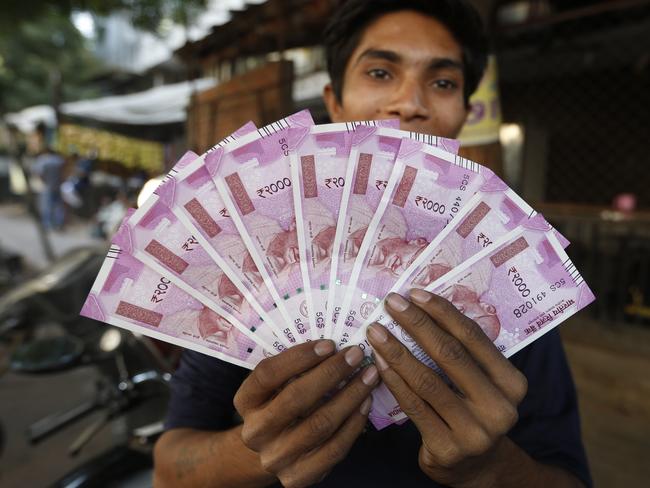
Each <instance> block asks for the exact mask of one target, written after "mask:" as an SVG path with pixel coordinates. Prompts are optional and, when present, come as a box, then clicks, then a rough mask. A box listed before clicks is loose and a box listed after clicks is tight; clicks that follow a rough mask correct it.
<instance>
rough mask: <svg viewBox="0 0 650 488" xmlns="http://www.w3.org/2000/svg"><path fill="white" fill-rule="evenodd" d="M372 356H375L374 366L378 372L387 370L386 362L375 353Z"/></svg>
mask: <svg viewBox="0 0 650 488" xmlns="http://www.w3.org/2000/svg"><path fill="white" fill-rule="evenodd" d="M372 354H373V355H374V356H375V364H376V365H377V368H378V369H379V371H386V370H387V369H388V363H387V362H386V360H385V359H384V358H382V357H381V355H380V354H379V353H378V352H377V351H374V352H373V353H372Z"/></svg>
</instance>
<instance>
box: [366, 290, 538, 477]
mask: <svg viewBox="0 0 650 488" xmlns="http://www.w3.org/2000/svg"><path fill="white" fill-rule="evenodd" d="M410 299H411V301H408V300H405V299H404V298H403V297H401V296H400V295H397V294H390V295H389V296H388V299H387V301H386V309H387V310H388V312H389V313H390V315H391V316H392V317H393V318H394V319H395V320H396V321H397V322H398V323H399V324H400V325H401V326H402V328H403V329H404V331H405V332H406V333H408V334H409V335H410V336H411V337H412V338H413V340H415V341H416V342H417V343H418V344H419V345H420V346H421V348H422V349H423V351H424V352H425V353H426V354H427V355H428V356H429V357H430V358H431V359H433V360H434V361H435V362H436V364H437V365H438V366H439V367H440V368H441V369H442V370H443V371H444V372H445V374H446V375H447V376H448V377H449V379H450V380H451V381H452V383H453V385H454V388H453V389H452V388H450V387H449V386H448V385H447V383H445V381H444V380H443V379H442V378H441V377H440V376H439V375H438V374H437V373H436V372H434V371H433V370H432V369H431V368H429V367H428V366H426V365H425V364H423V363H422V362H420V361H419V360H418V359H416V358H415V357H414V356H413V355H412V354H411V353H410V352H409V350H408V349H407V348H406V347H405V346H404V345H403V344H401V343H400V342H399V341H398V340H397V339H396V338H395V337H393V335H392V334H390V333H388V331H387V330H386V329H385V328H384V327H382V326H381V325H379V324H373V325H371V326H370V327H369V329H368V340H369V341H370V343H371V345H372V346H373V348H374V353H375V362H376V363H377V366H378V369H379V371H380V374H381V377H382V379H383V381H384V383H385V384H386V386H387V387H388V388H389V389H390V390H391V392H392V393H393V395H394V396H395V398H396V399H397V401H398V402H399V404H400V406H401V408H402V411H403V412H404V413H405V414H406V415H408V416H409V417H410V418H411V420H412V421H413V422H414V423H415V425H416V426H417V428H418V430H419V431H420V434H421V435H422V446H421V447H420V455H419V464H420V468H421V469H422V470H423V471H424V472H425V473H426V474H427V475H428V476H429V477H430V478H432V479H433V480H435V481H437V482H439V483H443V484H446V485H451V486H464V487H465V486H467V487H470V486H488V485H490V484H492V483H493V482H494V481H495V476H498V475H499V472H500V471H501V470H503V469H507V465H508V464H509V463H508V462H507V459H506V458H507V457H510V455H511V454H513V449H515V450H516V449H518V448H517V447H516V446H514V445H513V444H512V442H510V441H509V440H508V439H507V438H506V437H505V434H506V433H507V432H508V431H509V430H510V429H511V428H512V427H513V426H514V425H515V423H516V422H517V418H518V417H517V405H518V404H519V403H520V402H521V401H522V400H523V398H524V396H525V395H526V391H527V381H526V377H525V376H524V375H523V374H522V373H521V372H520V371H519V370H517V369H516V368H515V367H514V366H513V365H512V364H511V363H510V361H508V360H507V359H506V358H505V357H504V356H503V355H502V354H501V353H500V352H499V350H498V349H497V348H496V347H495V346H494V344H493V343H492V342H491V341H490V339H489V338H488V337H487V336H486V335H485V334H484V333H483V331H482V330H481V328H480V327H479V326H478V324H476V322H474V321H473V320H471V319H469V318H468V317H466V316H464V315H463V314H462V313H460V312H459V311H458V310H457V309H456V308H455V307H454V306H453V305H452V304H451V303H450V302H448V301H447V300H445V299H443V298H441V297H439V296H436V295H433V294H430V293H427V292H425V291H423V290H412V291H411V293H410ZM516 458H517V456H512V457H510V461H511V462H516Z"/></svg>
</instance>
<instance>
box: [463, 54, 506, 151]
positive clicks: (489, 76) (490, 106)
mask: <svg viewBox="0 0 650 488" xmlns="http://www.w3.org/2000/svg"><path fill="white" fill-rule="evenodd" d="M469 101H470V104H471V106H472V110H471V112H470V114H469V115H468V117H467V121H466V122H465V125H464V126H463V130H462V131H461V133H460V136H459V139H460V142H461V145H462V146H478V145H482V144H491V143H493V142H496V141H498V140H499V128H500V127H501V102H500V100H499V84H498V72H497V63H496V57H495V56H493V55H492V56H490V58H489V59H488V65H487V69H486V70H485V74H484V75H483V79H482V80H481V83H480V84H479V87H478V90H476V92H475V93H474V95H472V97H471V98H470V100H469Z"/></svg>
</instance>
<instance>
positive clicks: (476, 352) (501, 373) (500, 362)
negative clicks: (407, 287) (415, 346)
mask: <svg viewBox="0 0 650 488" xmlns="http://www.w3.org/2000/svg"><path fill="white" fill-rule="evenodd" d="M410 297H411V300H412V301H413V302H414V303H415V304H416V305H417V306H418V307H420V308H422V309H423V310H424V311H425V312H426V313H427V314H428V315H429V316H430V317H431V318H432V319H433V320H434V321H435V322H436V323H437V324H438V326H439V327H441V328H443V329H444V330H446V331H447V332H448V333H449V334H451V335H452V336H454V337H455V338H456V339H457V340H459V341H460V342H462V344H463V346H464V347H465V349H467V351H468V352H469V353H470V354H471V355H472V357H473V358H474V360H475V361H476V362H477V363H478V364H479V365H480V366H481V368H482V369H483V371H485V373H486V374H487V375H488V376H489V378H490V379H491V380H492V382H493V383H494V384H495V385H496V386H497V388H499V390H501V392H502V393H503V394H504V395H505V396H506V398H508V400H510V401H511V402H514V403H515V404H518V403H519V402H520V401H521V400H522V399H523V398H524V396H525V395H526V391H527V387H528V385H527V381H526V377H525V376H524V375H523V374H522V373H521V372H520V371H519V370H518V369H517V368H515V367H514V366H513V365H512V363H511V362H510V361H508V359H506V357H505V356H504V355H503V354H502V353H501V352H500V351H499V350H498V349H497V348H496V346H495V345H494V343H493V342H492V341H491V340H490V339H489V338H488V336H487V335H486V334H485V333H484V332H483V330H482V329H481V327H479V325H478V324H477V323H476V322H474V321H473V320H471V319H469V318H468V317H466V316H465V315H463V314H462V313H460V312H459V311H458V310H457V309H456V307H454V305H453V304H452V303H451V302H449V301H448V300H445V299H444V298H442V297H439V296H437V295H434V294H432V293H428V292H426V291H424V290H418V289H413V290H411V292H410Z"/></svg>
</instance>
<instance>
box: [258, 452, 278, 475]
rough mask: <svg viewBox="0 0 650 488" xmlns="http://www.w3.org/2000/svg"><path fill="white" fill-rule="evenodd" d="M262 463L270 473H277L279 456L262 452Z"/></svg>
mask: <svg viewBox="0 0 650 488" xmlns="http://www.w3.org/2000/svg"><path fill="white" fill-rule="evenodd" d="M260 464H261V465H262V468H263V469H264V471H268V472H269V473H276V472H277V471H278V459H277V457H275V456H273V455H271V454H268V453H266V452H262V453H260Z"/></svg>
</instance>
